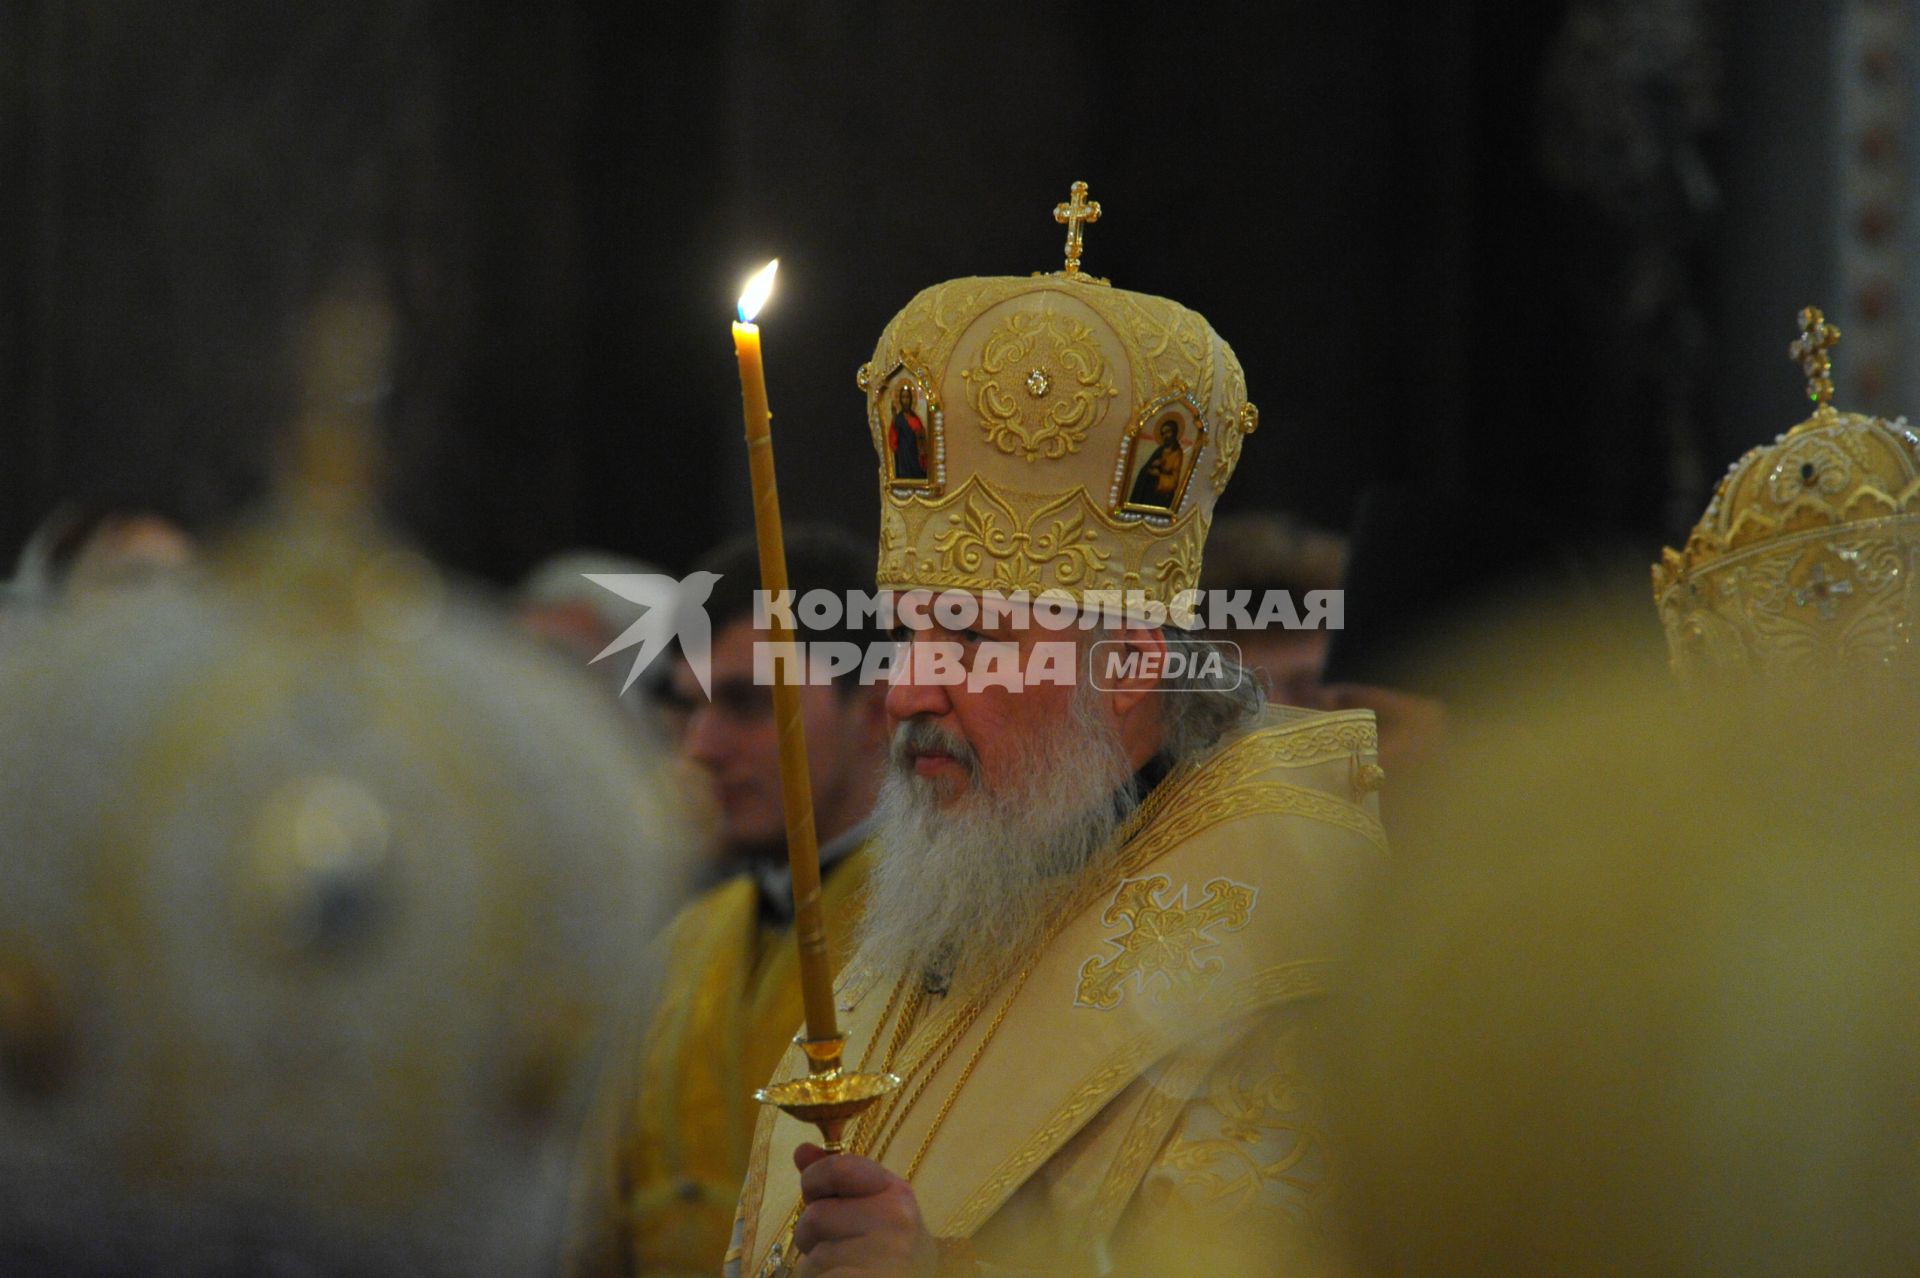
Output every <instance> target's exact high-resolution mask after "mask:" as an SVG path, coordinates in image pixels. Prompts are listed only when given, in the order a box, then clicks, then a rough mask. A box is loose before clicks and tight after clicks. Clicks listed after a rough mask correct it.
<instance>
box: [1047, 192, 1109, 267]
mask: <svg viewBox="0 0 1920 1278" xmlns="http://www.w3.org/2000/svg"><path fill="white" fill-rule="evenodd" d="M1053 220H1054V221H1056V222H1063V223H1065V224H1066V228H1067V274H1069V275H1078V274H1079V273H1080V249H1081V241H1082V234H1081V233H1082V231H1083V229H1084V228H1085V227H1086V225H1087V224H1088V223H1089V222H1098V221H1099V220H1100V201H1098V200H1089V199H1088V198H1087V184H1086V183H1085V182H1075V183H1074V184H1073V187H1072V188H1071V189H1070V190H1069V191H1068V192H1067V200H1066V203H1064V204H1056V205H1054V206H1053Z"/></svg>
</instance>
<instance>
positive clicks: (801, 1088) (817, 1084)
mask: <svg viewBox="0 0 1920 1278" xmlns="http://www.w3.org/2000/svg"><path fill="white" fill-rule="evenodd" d="M779 265H780V263H779V260H778V259H775V260H774V261H772V262H769V263H767V265H766V267H765V268H764V269H762V270H761V271H760V272H759V273H758V274H756V275H755V276H754V277H753V278H752V279H750V280H748V281H747V287H746V291H745V292H743V293H742V294H741V295H740V318H739V320H738V321H736V322H735V324H734V326H733V349H734V354H735V355H736V356H738V357H739V361H740V397H741V400H742V403H743V406H744V409H745V414H746V426H747V464H748V468H749V471H750V472H751V474H752V477H753V528H754V533H755V536H756V537H757V538H758V539H759V544H760V587H761V589H762V590H765V591H766V592H767V593H768V595H769V596H776V597H777V596H778V595H779V594H780V593H781V592H783V591H785V590H786V588H787V550H786V542H785V539H784V538H783V536H782V535H781V526H780V491H779V488H778V486H777V485H776V483H775V482H774V470H773V434H772V430H771V426H770V424H771V422H772V418H773V414H772V413H771V412H769V411H768V409H767V383H766V374H765V369H764V367H763V366H762V364H761V359H760V330H759V328H758V327H757V326H756V325H755V324H754V322H753V320H754V317H755V316H756V315H758V314H759V312H760V308H761V307H762V306H763V305H765V303H766V300H767V295H768V294H769V293H770V292H772V289H773V276H774V272H775V271H776V270H777V269H778V268H779ZM772 642H773V644H774V676H775V682H774V687H773V713H774V720H775V723H776V726H777V729H778V732H779V740H780V796H781V804H782V807H783V809H784V810H785V813H786V819H787V863H788V865H789V867H790V868H791V870H792V876H793V928H794V939H795V942H796V943H797V944H798V945H799V947H800V993H801V1001H802V1004H803V1006H804V1007H805V1009H806V1018H807V1026H806V1030H805V1032H804V1033H803V1034H801V1036H800V1037H799V1038H797V1039H796V1040H795V1042H797V1043H799V1044H800V1046H801V1048H802V1049H803V1050H804V1051H805V1052H806V1055H807V1071H808V1073H807V1076H806V1077H805V1078H796V1079H790V1080H788V1081H786V1082H780V1083H773V1084H770V1085H769V1086H767V1087H764V1088H762V1089H761V1090H759V1091H757V1092H755V1093H754V1094H753V1096H754V1099H755V1100H757V1101H759V1102H760V1103H762V1104H764V1105H777V1106H779V1107H780V1108H781V1109H783V1110H785V1111H786V1112H787V1113H789V1114H791V1115H793V1116H794V1117H795V1118H798V1119H800V1120H801V1121H802V1122H808V1123H813V1124H814V1125H815V1126H817V1127H819V1129H820V1136H821V1139H822V1141H823V1142H824V1143H825V1145H826V1147H827V1148H828V1149H829V1150H832V1151H834V1152H838V1151H839V1150H840V1149H841V1147H842V1146H841V1136H842V1133H843V1132H844V1131H845V1129H846V1124H847V1122H848V1121H849V1120H850V1119H852V1118H853V1117H854V1116H855V1115H857V1114H859V1113H860V1111H862V1110H864V1109H865V1108H866V1107H867V1106H868V1105H871V1104H872V1103H873V1102H874V1101H875V1100H877V1099H878V1098H879V1097H881V1096H884V1095H886V1094H887V1093H888V1092H889V1091H891V1090H893V1089H894V1088H895V1087H898V1086H899V1085H900V1080H899V1079H898V1078H895V1077H894V1076H893V1075H891V1074H849V1073H846V1072H845V1071H843V1070H842V1069H841V1059H842V1056H843V1054H844V1050H845V1047H846V1038H845V1036H843V1035H842V1034H841V1033H840V1027H839V1022H838V1020H837V1018H836V1016H835V1014H834V1006H833V961H832V958H831V957H830V955H829V954H828V952H827V928H826V920H825V917H824V916H823V914H822V911H821V907H820V848H819V844H818V841H817V839H816V837H815V834H814V829H813V790H812V786H811V784H810V782H809V780H808V772H807V736H806V726H805V725H804V724H803V723H802V722H801V719H800V685H799V684H798V682H796V670H795V655H796V649H795V648H794V644H793V631H792V629H791V628H790V627H788V626H787V625H786V624H785V622H784V621H783V620H782V619H781V618H780V617H779V616H778V614H777V613H776V615H775V617H774V620H773V629H772Z"/></svg>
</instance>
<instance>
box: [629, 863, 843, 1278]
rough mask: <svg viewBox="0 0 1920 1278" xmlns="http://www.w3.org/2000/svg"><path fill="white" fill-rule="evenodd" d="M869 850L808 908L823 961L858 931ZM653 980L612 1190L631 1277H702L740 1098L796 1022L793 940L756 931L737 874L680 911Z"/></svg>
mask: <svg viewBox="0 0 1920 1278" xmlns="http://www.w3.org/2000/svg"><path fill="white" fill-rule="evenodd" d="M869 864H870V851H869V847H868V846H865V845H863V846H861V847H859V848H858V849H856V850H855V851H853V852H851V853H849V854H848V855H847V856H846V857H845V859H843V860H842V861H840V862H839V863H838V864H836V865H834V866H833V867H831V869H830V870H829V872H828V874H827V877H826V882H825V884H824V886H823V887H822V890H821V901H822V905H823V907H824V909H825V910H826V917H827V921H828V927H829V929H830V935H831V938H832V943H833V945H834V947H835V949H836V951H837V952H836V954H835V962H836V963H840V962H843V961H844V960H845V953H844V947H845V945H846V942H847V938H848V937H849V936H850V935H851V933H852V931H853V928H854V925H855V924H856V923H857V921H858V917H859V916H858V908H859V901H860V896H861V892H862V889H863V888H864V887H865V886H866V881H867V872H868V866H869ZM666 946H667V954H668V956H669V957H668V960H667V961H668V965H669V966H668V970H667V978H666V982H665V984H664V987H663V993H662V996H661V1001H660V1006H659V1008H658V1010H657V1011H656V1012H655V1014H654V1017H653V1021H652V1023H651V1024H650V1026H649V1027H648V1032H647V1038H646V1046H645V1049H644V1057H643V1061H644V1065H643V1070H642V1074H641V1090H640V1092H639V1095H638V1097H637V1099H636V1102H635V1109H634V1113H633V1116H632V1123H631V1135H630V1137H629V1139H628V1141H627V1147H626V1149H625V1151H624V1154H623V1163H624V1167H623V1174H624V1180H625V1184H624V1186H623V1189H622V1196H623V1198H624V1208H625V1216H626V1219H627V1226H628V1232H629V1234H630V1237H631V1240H632V1241H631V1250H632V1263H633V1267H634V1269H635V1271H636V1272H638V1273H640V1274H643V1275H648V1276H649V1278H653V1276H656V1275H680V1274H700V1275H703V1276H706V1275H711V1274H712V1273H713V1272H714V1270H715V1268H716V1267H717V1266H718V1265H719V1264H720V1260H721V1257H722V1255H723V1254H724V1253H725V1252H726V1249H727V1237H728V1231H729V1228H730V1226H731V1223H732V1220H733V1209H734V1204H735V1202H736V1201H737V1199H738V1198H739V1194H740V1182H741V1180H742V1178H743V1177H744V1176H745V1174H746V1166H747V1153H748V1146H749V1141H750V1137H751V1136H752V1133H753V1124H754V1119H755V1114H754V1112H753V1111H754V1110H756V1109H757V1108H758V1107H757V1106H755V1105H754V1103H753V1099H752V1092H753V1089H754V1088H755V1087H756V1086H758V1085H759V1084H760V1083H761V1082H763V1081H765V1079H766V1078H767V1076H768V1075H770V1074H771V1073H772V1072H773V1067H774V1064H775V1063H776V1062H777V1061H778V1060H779V1059H780V1057H781V1055H782V1054H783V1053H784V1051H785V1050H786V1048H787V1046H788V1042H789V1040H790V1039H791V1038H792V1035H793V1027H794V1026H795V1025H797V1024H799V1022H800V1015H801V1006H800V972H799V963H798V959H797V951H796V949H795V947H794V941H793V928H792V926H791V924H789V925H787V926H785V927H778V926H773V925H770V924H768V923H766V922H765V921H764V920H763V919H762V918H761V916H760V907H759V891H758V888H757V887H756V885H755V882H754V879H753V877H752V876H751V875H746V874H742V875H737V876H735V877H734V878H732V879H729V880H728V881H727V882H725V883H723V884H721V885H720V886H719V887H716V888H714V889H712V890H711V891H709V892H708V893H706V894H705V895H704V896H702V897H701V898H700V899H699V900H697V901H695V902H694V903H693V904H692V905H690V906H688V907H687V908H686V909H685V910H684V911H682V913H681V914H680V916H679V917H678V918H677V919H675V920H674V923H673V926H672V928H671V929H670V931H669V932H668V934H667V937H666Z"/></svg>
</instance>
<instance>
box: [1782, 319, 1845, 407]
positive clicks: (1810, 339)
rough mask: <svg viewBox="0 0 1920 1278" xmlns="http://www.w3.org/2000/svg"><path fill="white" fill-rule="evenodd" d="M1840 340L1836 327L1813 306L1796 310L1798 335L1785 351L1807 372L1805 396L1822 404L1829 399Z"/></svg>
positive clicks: (1831, 395) (1831, 397)
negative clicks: (1834, 359)
mask: <svg viewBox="0 0 1920 1278" xmlns="http://www.w3.org/2000/svg"><path fill="white" fill-rule="evenodd" d="M1839 344H1840V330H1839V329H1838V328H1835V327H1834V326H1833V325H1832V324H1829V323H1827V317H1826V316H1824V315H1822V314H1821V313H1820V308H1819V307H1817V306H1809V307H1807V308H1806V309H1805V310H1803V311H1801V312H1800V336H1799V337H1796V338H1795V339H1794V340H1793V345H1791V346H1789V347H1787V354H1788V356H1790V357H1791V358H1792V359H1793V361H1794V362H1795V363H1797V364H1799V365H1800V371H1801V372H1803V373H1805V374H1806V375H1807V398H1808V399H1810V400H1812V401H1813V402H1814V403H1816V404H1819V405H1821V406H1822V407H1824V406H1826V405H1827V404H1830V403H1832V402H1833V356H1832V355H1831V354H1830V353H1829V352H1831V351H1832V350H1833V348H1834V347H1835V346H1837V345H1839Z"/></svg>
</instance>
